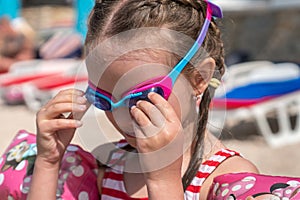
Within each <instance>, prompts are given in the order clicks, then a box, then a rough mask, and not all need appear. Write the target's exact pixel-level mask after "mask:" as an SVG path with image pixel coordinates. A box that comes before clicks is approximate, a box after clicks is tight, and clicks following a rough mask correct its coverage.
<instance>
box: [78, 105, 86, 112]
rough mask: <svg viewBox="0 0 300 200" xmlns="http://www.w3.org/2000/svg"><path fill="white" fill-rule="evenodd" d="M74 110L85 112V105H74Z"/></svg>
mask: <svg viewBox="0 0 300 200" xmlns="http://www.w3.org/2000/svg"><path fill="white" fill-rule="evenodd" d="M76 108H78V109H79V110H82V111H83V110H86V105H76Z"/></svg>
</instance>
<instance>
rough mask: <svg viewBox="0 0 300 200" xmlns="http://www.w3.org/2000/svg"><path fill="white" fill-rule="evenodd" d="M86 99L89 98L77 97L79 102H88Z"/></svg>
mask: <svg viewBox="0 0 300 200" xmlns="http://www.w3.org/2000/svg"><path fill="white" fill-rule="evenodd" d="M86 101H87V100H86V98H85V97H78V98H77V102H78V103H86Z"/></svg>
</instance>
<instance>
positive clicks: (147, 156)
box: [131, 93, 184, 200]
mask: <svg viewBox="0 0 300 200" xmlns="http://www.w3.org/2000/svg"><path fill="white" fill-rule="evenodd" d="M148 98H149V99H150V100H151V103H150V102H147V101H139V102H138V103H137V105H136V106H135V107H132V108H131V114H132V116H133V118H134V119H135V122H136V124H135V127H134V128H135V137H136V149H137V150H138V152H139V153H140V156H139V159H140V164H141V168H142V170H143V171H144V177H145V180H146V185H147V190H148V197H149V199H159V200H164V199H167V200H169V199H176V200H177V199H178V200H179V199H180V200H182V199H183V198H184V192H183V186H182V181H181V168H182V159H183V142H184V138H183V130H182V126H181V122H180V120H179V119H178V116H177V114H176V112H175V111H174V109H173V107H172V106H171V105H170V104H169V103H168V101H166V100H165V99H164V98H163V97H161V96H160V95H159V94H156V93H150V94H149V95H148Z"/></svg>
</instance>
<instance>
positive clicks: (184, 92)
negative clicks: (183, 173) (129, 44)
mask: <svg viewBox="0 0 300 200" xmlns="http://www.w3.org/2000/svg"><path fill="white" fill-rule="evenodd" d="M171 69H172V68H171V67H170V66H168V64H167V61H166V59H165V57H163V56H161V57H158V56H156V57H155V59H154V58H153V56H152V57H150V56H148V57H146V56H140V57H139V56H137V55H134V56H127V57H122V58H120V59H118V60H115V61H114V62H112V63H111V64H110V65H109V66H108V68H107V69H106V70H105V72H104V73H103V74H102V76H101V77H99V80H94V81H93V80H91V81H93V82H94V84H95V85H97V87H98V88H100V89H102V90H105V91H107V92H109V93H111V94H112V96H113V98H114V100H113V101H118V100H119V99H121V98H122V96H123V95H124V94H126V92H127V91H128V90H130V89H131V88H133V87H134V86H136V85H137V84H139V83H141V82H143V81H146V80H149V79H151V78H155V77H159V76H164V75H167V74H168V72H170V71H171ZM193 96H194V92H193V89H192V87H191V85H190V83H189V81H188V80H186V78H185V77H184V76H183V75H180V76H179V78H178V79H177V81H176V82H175V85H174V87H173V90H172V94H171V95H170V97H169V99H168V102H169V103H170V104H171V106H172V107H173V109H174V110H175V112H176V113H177V116H178V118H179V119H181V121H182V122H183V121H185V120H188V118H191V119H193V120H189V121H196V120H195V118H196V116H197V112H196V101H195V98H193ZM105 113H106V116H107V117H108V119H109V120H110V121H111V123H112V124H113V125H114V126H115V127H116V129H117V130H118V131H119V132H120V133H121V134H122V135H123V136H124V137H125V139H126V140H127V142H128V143H129V144H130V145H131V146H133V147H135V146H136V145H135V134H134V131H133V123H134V121H133V119H132V117H131V115H130V112H129V108H128V107H120V108H116V109H114V110H113V111H112V112H110V111H106V112H105Z"/></svg>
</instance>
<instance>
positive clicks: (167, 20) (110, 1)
mask: <svg viewBox="0 0 300 200" xmlns="http://www.w3.org/2000/svg"><path fill="white" fill-rule="evenodd" d="M205 16H206V3H205V2H203V1H202V0H201V1H200V0H199V1H197V0H102V1H99V2H96V4H95V7H94V9H93V10H92V12H91V14H90V18H89V24H88V25H89V29H88V33H87V37H86V47H87V50H88V51H91V50H92V49H93V48H94V47H95V46H96V45H97V44H98V43H99V42H100V40H101V39H104V38H108V37H111V36H114V35H116V34H118V33H121V32H124V31H127V30H131V29H135V28H141V27H167V28H168V29H171V30H174V31H178V32H180V33H184V34H186V35H188V36H189V37H191V38H193V39H194V40H195V39H196V38H197V36H198V34H199V32H200V30H201V28H202V25H203V23H204V20H205ZM203 47H204V49H205V50H206V51H207V52H208V53H209V56H210V57H212V58H213V59H214V60H215V62H216V69H215V72H214V75H213V77H215V78H217V79H219V80H220V79H221V76H222V75H223V73H224V71H225V67H224V50H223V42H222V41H221V36H220V30H219V28H218V27H217V25H216V23H215V22H214V20H212V22H211V23H210V26H209V30H208V33H207V36H206V38H205V40H204V43H203ZM213 95H214V88H212V87H208V88H207V89H206V90H205V92H204V94H203V97H202V101H201V104H200V106H199V115H198V128H197V132H196V136H195V139H194V145H193V152H192V158H191V160H190V163H189V167H188V169H187V171H186V173H185V174H184V176H183V178H182V182H183V186H184V189H186V187H187V186H188V185H189V184H190V183H191V181H192V179H193V177H194V176H195V174H196V173H197V171H198V168H199V166H200V165H201V162H202V155H203V149H204V142H203V141H204V135H205V134H204V133H205V130H206V125H207V120H208V110H209V105H210V102H211V99H212V97H213Z"/></svg>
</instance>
